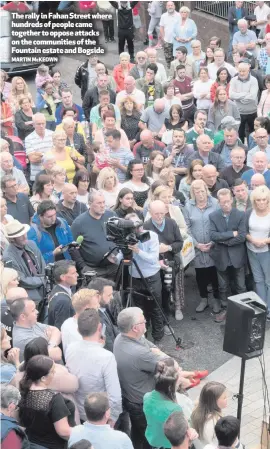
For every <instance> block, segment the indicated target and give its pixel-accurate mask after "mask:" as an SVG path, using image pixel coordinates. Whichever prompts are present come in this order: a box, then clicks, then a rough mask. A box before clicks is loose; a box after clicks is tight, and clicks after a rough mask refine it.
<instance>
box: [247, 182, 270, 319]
mask: <svg viewBox="0 0 270 449" xmlns="http://www.w3.org/2000/svg"><path fill="white" fill-rule="evenodd" d="M250 200H251V204H252V209H250V210H248V211H247V212H246V230H247V237H246V238H247V252H248V259H249V263H250V266H251V271H252V273H253V277H254V281H255V285H256V291H257V293H258V295H259V296H260V298H261V299H262V300H263V301H264V302H265V304H266V305H267V320H268V321H269V320H270V268H269V267H270V190H269V189H268V187H266V186H259V187H256V189H254V190H253V191H252V192H251V195H250Z"/></svg>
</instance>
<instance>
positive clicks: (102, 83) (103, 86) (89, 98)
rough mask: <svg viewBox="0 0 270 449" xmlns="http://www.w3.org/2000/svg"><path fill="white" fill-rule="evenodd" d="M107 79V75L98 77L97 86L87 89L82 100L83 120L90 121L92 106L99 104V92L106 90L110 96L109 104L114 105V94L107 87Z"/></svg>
mask: <svg viewBox="0 0 270 449" xmlns="http://www.w3.org/2000/svg"><path fill="white" fill-rule="evenodd" d="M108 86H109V77H108V75H106V74H105V75H98V76H97V85H96V86H95V87H92V89H88V90H87V91H86V93H85V95H84V99H83V104H82V107H83V110H84V115H85V119H86V120H87V121H88V122H89V120H90V112H91V109H92V108H93V107H94V106H97V105H98V104H99V92H100V91H101V90H107V91H108V92H109V94H110V103H112V104H115V100H116V93H115V92H114V91H113V90H112V89H110V88H109V87H108Z"/></svg>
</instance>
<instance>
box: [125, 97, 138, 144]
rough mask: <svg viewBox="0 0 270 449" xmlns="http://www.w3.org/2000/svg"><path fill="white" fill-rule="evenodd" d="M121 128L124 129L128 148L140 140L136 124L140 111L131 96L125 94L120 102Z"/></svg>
mask: <svg viewBox="0 0 270 449" xmlns="http://www.w3.org/2000/svg"><path fill="white" fill-rule="evenodd" d="M120 113H121V128H122V129H123V130H124V131H125V133H126V135H127V137H128V140H129V143H130V148H131V149H132V148H133V146H134V145H135V143H136V142H138V141H139V140H140V128H139V126H138V124H139V121H140V117H141V113H140V111H139V107H138V104H137V103H136V101H135V100H134V99H133V98H132V97H131V96H129V95H128V96H126V97H125V98H123V100H122V101H121V102H120Z"/></svg>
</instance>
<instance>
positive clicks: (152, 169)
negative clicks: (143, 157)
mask: <svg viewBox="0 0 270 449" xmlns="http://www.w3.org/2000/svg"><path fill="white" fill-rule="evenodd" d="M164 161H165V156H164V155H163V154H162V153H161V151H156V150H155V151H152V152H151V153H150V156H149V160H148V162H147V164H146V167H145V174H146V176H148V177H149V178H152V179H153V180H154V181H157V180H158V179H159V175H160V172H161V170H162V169H163V165H164Z"/></svg>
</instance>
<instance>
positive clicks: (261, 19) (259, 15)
mask: <svg viewBox="0 0 270 449" xmlns="http://www.w3.org/2000/svg"><path fill="white" fill-rule="evenodd" d="M256 4H257V6H256V8H255V9H254V14H255V16H256V21H255V22H253V24H254V25H255V26H256V35H257V37H258V35H259V33H260V31H261V30H262V29H263V28H264V27H265V25H266V24H267V15H268V14H269V13H270V8H269V6H268V5H267V4H266V3H265V2H256Z"/></svg>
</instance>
